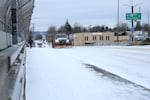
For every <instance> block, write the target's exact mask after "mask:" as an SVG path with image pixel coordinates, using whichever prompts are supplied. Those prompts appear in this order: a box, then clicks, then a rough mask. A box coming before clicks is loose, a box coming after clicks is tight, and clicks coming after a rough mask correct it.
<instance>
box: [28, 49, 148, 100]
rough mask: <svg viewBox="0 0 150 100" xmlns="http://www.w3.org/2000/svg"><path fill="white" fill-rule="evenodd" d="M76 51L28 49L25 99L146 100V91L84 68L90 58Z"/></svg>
mask: <svg viewBox="0 0 150 100" xmlns="http://www.w3.org/2000/svg"><path fill="white" fill-rule="evenodd" d="M78 49H79V48H78ZM78 49H76V48H71V49H51V48H32V49H30V48H28V49H27V62H26V63H27V64H26V69H27V90H26V95H27V100H109V99H111V100H127V99H128V100H141V99H142V100H149V98H150V93H149V92H148V91H145V90H142V89H141V88H138V87H134V86H133V85H130V84H125V83H122V82H117V81H114V80H110V79H107V78H105V77H101V76H100V75H99V74H97V73H96V72H94V71H90V70H89V69H87V68H86V66H85V65H84V64H83V63H85V62H84V61H85V60H86V61H87V60H90V59H91V58H93V56H91V57H90V55H89V58H88V59H87V58H86V57H87V56H86V55H80V56H79V54H81V52H83V51H82V50H83V49H82V48H81V49H80V50H79V51H78ZM84 49H85V48H84ZM75 52H76V53H75ZM89 54H90V53H89ZM75 56H76V57H75ZM77 56H79V58H77ZM81 58H82V60H81ZM83 58H84V59H83ZM79 59H80V60H79ZM93 62H95V61H94V59H93ZM89 63H90V62H89ZM95 64H96V63H95Z"/></svg>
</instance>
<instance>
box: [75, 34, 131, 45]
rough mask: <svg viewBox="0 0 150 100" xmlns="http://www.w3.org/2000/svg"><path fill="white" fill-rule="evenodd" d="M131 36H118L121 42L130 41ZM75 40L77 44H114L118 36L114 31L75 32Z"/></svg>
mask: <svg viewBox="0 0 150 100" xmlns="http://www.w3.org/2000/svg"><path fill="white" fill-rule="evenodd" d="M129 39H130V37H129V36H118V40H119V42H128V41H129ZM73 40H74V41H73V42H74V45H75V46H83V45H93V44H94V45H114V44H115V42H117V36H115V34H114V32H95V33H90V32H89V33H74V34H73Z"/></svg>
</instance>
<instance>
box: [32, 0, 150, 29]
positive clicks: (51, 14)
mask: <svg viewBox="0 0 150 100" xmlns="http://www.w3.org/2000/svg"><path fill="white" fill-rule="evenodd" d="M117 2H118V0H35V8H34V13H33V16H32V21H31V25H33V24H32V23H34V25H35V31H47V30H48V27H49V26H51V25H54V26H56V27H57V28H58V27H60V26H61V25H64V24H65V22H66V20H67V19H68V21H69V23H70V24H71V25H72V26H73V25H74V23H80V24H81V25H82V26H85V27H88V26H95V25H107V26H109V27H114V26H116V24H117ZM133 2H134V4H133V5H137V6H135V7H134V12H139V11H141V13H142V20H141V23H148V13H150V0H133ZM129 5H131V0H120V13H119V14H120V17H119V18H120V23H128V24H129V25H130V23H129V21H126V19H125V13H130V12H131V7H130V6H129Z"/></svg>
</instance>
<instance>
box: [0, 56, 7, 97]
mask: <svg viewBox="0 0 150 100" xmlns="http://www.w3.org/2000/svg"><path fill="white" fill-rule="evenodd" d="M7 66H8V65H7V58H5V57H3V56H0V100H8V87H7V86H8V80H7V78H8V69H7V68H8V67H7Z"/></svg>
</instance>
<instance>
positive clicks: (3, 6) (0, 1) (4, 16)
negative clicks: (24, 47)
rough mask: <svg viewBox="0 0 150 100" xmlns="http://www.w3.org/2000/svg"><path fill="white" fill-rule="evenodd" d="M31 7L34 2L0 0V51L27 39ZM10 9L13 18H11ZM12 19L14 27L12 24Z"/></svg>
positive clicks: (28, 0) (31, 0) (30, 0)
mask: <svg viewBox="0 0 150 100" xmlns="http://www.w3.org/2000/svg"><path fill="white" fill-rule="evenodd" d="M33 7H34V0H0V40H1V41H0V42H1V43H0V50H2V49H5V48H7V47H8V46H11V45H12V43H13V41H16V42H15V44H17V43H18V42H20V41H22V40H25V39H26V38H27V37H28V34H29V29H30V28H29V27H30V20H31V16H32V13H33ZM12 8H13V9H15V11H16V12H15V13H16V15H15V16H12ZM14 19H15V20H16V25H15V24H14V23H12V22H14ZM14 32H15V33H14ZM13 44H14V43H13Z"/></svg>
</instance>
